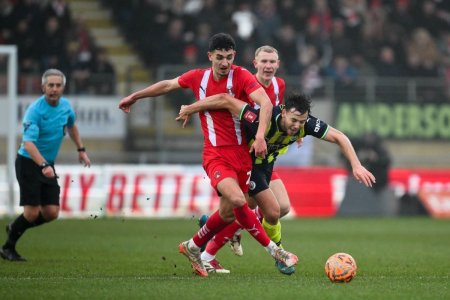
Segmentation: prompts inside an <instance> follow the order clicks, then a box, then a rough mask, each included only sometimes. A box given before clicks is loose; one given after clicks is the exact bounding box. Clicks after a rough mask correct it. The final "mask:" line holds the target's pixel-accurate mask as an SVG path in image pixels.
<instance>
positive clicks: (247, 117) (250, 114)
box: [244, 110, 257, 123]
mask: <svg viewBox="0 0 450 300" xmlns="http://www.w3.org/2000/svg"><path fill="white" fill-rule="evenodd" d="M256 117H257V115H256V114H255V113H254V112H252V111H250V110H247V111H246V112H245V114H244V119H245V120H247V121H248V122H249V123H254V122H255V120H256Z"/></svg>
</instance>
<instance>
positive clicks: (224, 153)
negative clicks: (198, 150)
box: [203, 145, 252, 193]
mask: <svg viewBox="0 0 450 300" xmlns="http://www.w3.org/2000/svg"><path fill="white" fill-rule="evenodd" d="M203 168H204V169H205V171H206V174H208V177H209V179H210V181H211V185H212V187H213V188H214V189H216V190H217V184H218V183H219V182H220V181H222V180H223V179H225V178H228V177H231V178H234V179H236V181H237V182H238V183H239V187H240V188H241V190H242V191H243V192H244V193H247V192H248V184H249V181H250V175H251V172H252V160H251V157H250V154H249V153H248V147H247V145H242V146H222V147H208V148H205V149H204V150H203Z"/></svg>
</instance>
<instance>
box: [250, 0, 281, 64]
mask: <svg viewBox="0 0 450 300" xmlns="http://www.w3.org/2000/svg"><path fill="white" fill-rule="evenodd" d="M255 11H256V19H257V20H258V26H257V27H256V38H257V40H256V42H257V44H260V45H272V44H273V38H274V35H275V34H276V32H277V31H278V29H279V28H280V27H281V25H282V20H281V19H280V15H279V14H278V8H277V5H276V3H275V1H274V0H259V1H258V3H257V4H256V9H255ZM283 57H284V56H283ZM286 61H288V60H286Z"/></svg>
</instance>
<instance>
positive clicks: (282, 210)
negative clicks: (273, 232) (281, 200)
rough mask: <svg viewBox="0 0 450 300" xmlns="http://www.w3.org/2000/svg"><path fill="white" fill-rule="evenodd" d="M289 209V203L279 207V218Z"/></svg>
mask: <svg viewBox="0 0 450 300" xmlns="http://www.w3.org/2000/svg"><path fill="white" fill-rule="evenodd" d="M290 211H291V206H290V205H283V206H281V207H280V218H282V217H284V216H285V215H287V214H288V213H289V212H290Z"/></svg>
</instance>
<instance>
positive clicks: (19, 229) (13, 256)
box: [0, 205, 40, 261]
mask: <svg viewBox="0 0 450 300" xmlns="http://www.w3.org/2000/svg"><path fill="white" fill-rule="evenodd" d="M39 212H40V206H32V205H25V206H24V209H23V213H22V214H21V215H19V216H18V217H17V218H16V219H15V220H14V221H13V222H11V223H10V224H8V225H6V234H7V239H6V242H5V243H4V244H3V246H2V249H1V250H0V255H1V257H2V258H4V259H6V260H10V261H25V258H23V257H22V256H21V255H20V254H19V253H17V251H16V244H17V241H18V240H19V239H20V238H21V237H22V235H23V234H24V233H25V231H26V230H27V229H29V228H31V227H34V226H35V224H34V221H35V220H37V219H38V216H39Z"/></svg>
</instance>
